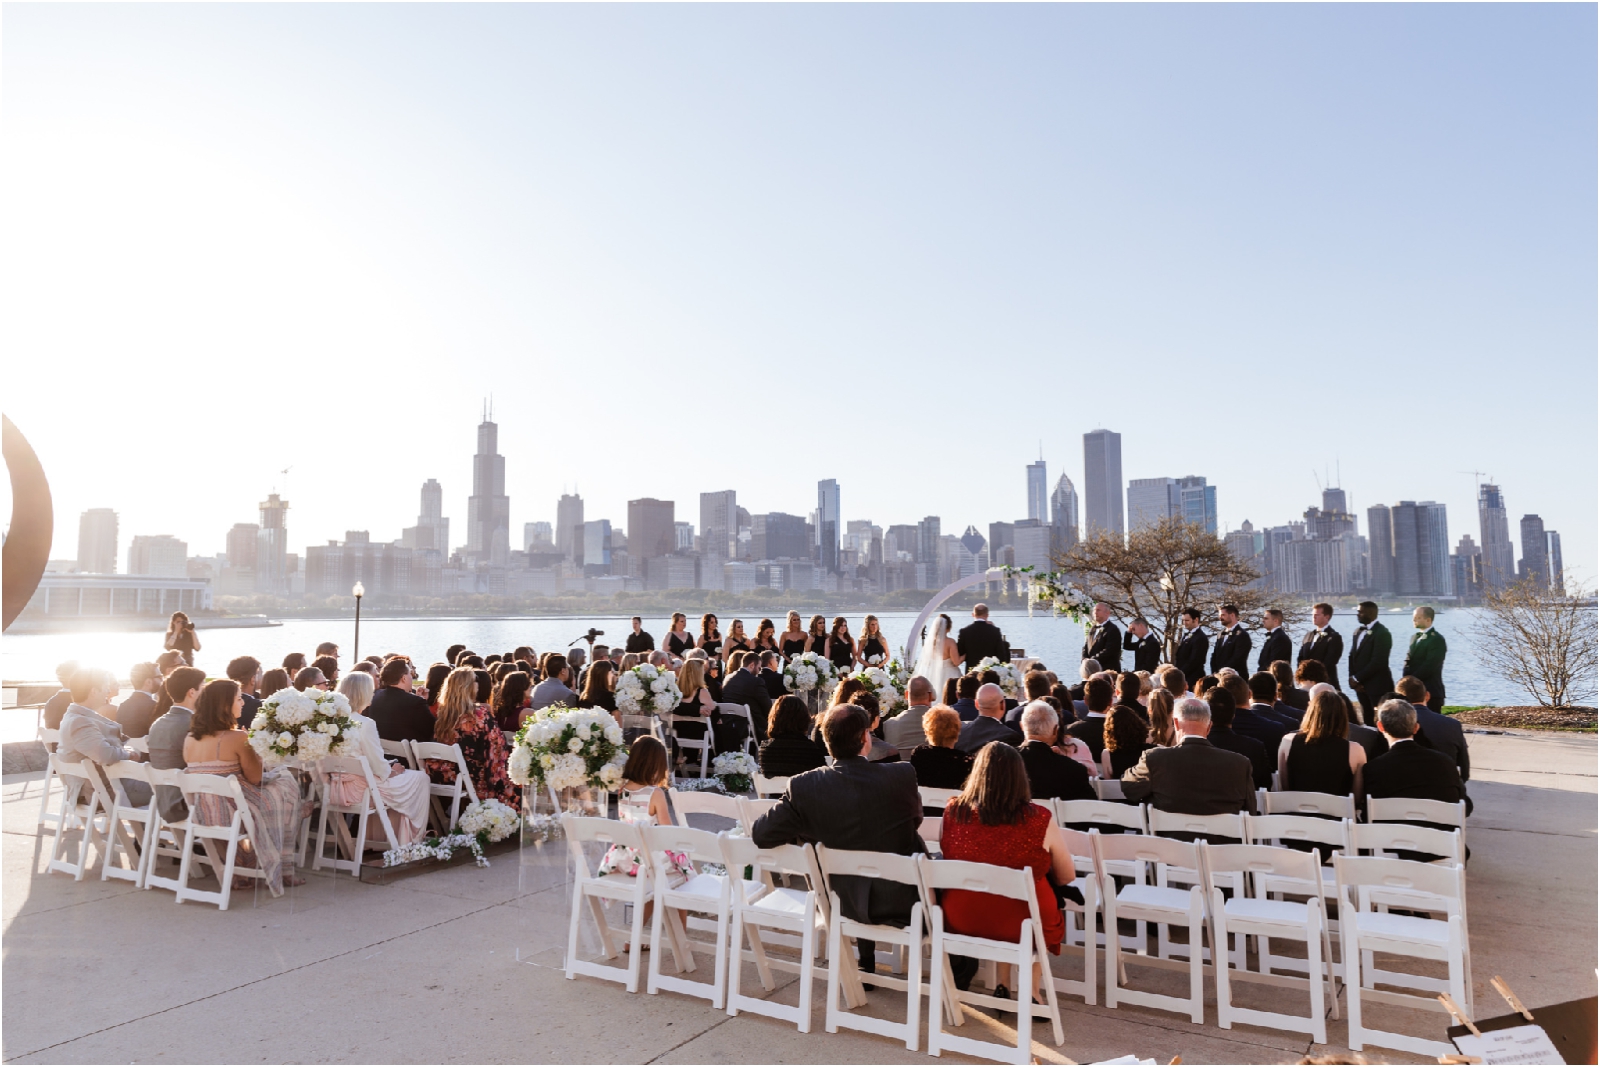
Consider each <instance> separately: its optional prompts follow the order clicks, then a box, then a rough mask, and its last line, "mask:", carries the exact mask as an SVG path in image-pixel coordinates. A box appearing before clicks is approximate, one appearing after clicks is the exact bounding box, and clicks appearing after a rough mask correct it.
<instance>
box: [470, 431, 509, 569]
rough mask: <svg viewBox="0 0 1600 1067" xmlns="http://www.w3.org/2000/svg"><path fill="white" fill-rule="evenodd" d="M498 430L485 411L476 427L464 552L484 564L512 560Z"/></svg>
mask: <svg viewBox="0 0 1600 1067" xmlns="http://www.w3.org/2000/svg"><path fill="white" fill-rule="evenodd" d="M499 449H500V427H499V426H497V425H496V424H495V423H493V422H491V421H490V419H489V411H488V409H487V408H486V409H485V410H484V415H483V421H482V422H480V423H479V424H478V452H477V455H475V456H473V457H472V495H471V496H469V497H467V552H468V554H469V555H472V556H476V557H477V558H478V559H481V560H483V561H484V562H485V563H499V564H504V563H506V562H508V561H509V560H510V558H511V498H510V497H508V496H506V460H505V457H504V456H502V455H500V451H499Z"/></svg>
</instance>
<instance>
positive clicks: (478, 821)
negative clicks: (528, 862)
mask: <svg viewBox="0 0 1600 1067" xmlns="http://www.w3.org/2000/svg"><path fill="white" fill-rule="evenodd" d="M521 826H522V817H521V816H520V815H518V814H517V813H516V812H515V811H513V810H512V809H511V808H510V807H509V806H507V805H505V804H503V803H501V802H500V801H498V800H494V799H490V800H480V801H478V802H477V803H474V804H468V805H467V806H466V807H465V808H463V809H462V810H461V816H460V818H458V819H457V820H456V828H455V829H454V830H452V831H451V832H450V833H448V834H445V835H444V836H443V837H439V836H437V835H430V836H428V837H427V838H425V839H423V840H421V841H418V842H416V843H415V844H411V845H401V846H400V847H399V848H391V849H389V850H388V851H386V852H385V853H384V854H383V865H384V866H385V867H399V866H401V865H402V864H406V863H415V862H417V861H418V860H449V859H451V858H452V857H453V856H454V855H455V851H456V849H458V848H465V849H470V850H471V851H472V859H473V862H474V863H476V864H477V865H478V866H479V867H487V866H489V861H488V860H487V859H486V858H485V857H484V855H483V850H484V849H485V848H487V847H488V846H489V845H492V844H494V843H495V842H497V841H504V840H505V839H506V838H508V837H510V836H511V835H512V834H514V833H516V832H517V830H518V829H520V828H521Z"/></svg>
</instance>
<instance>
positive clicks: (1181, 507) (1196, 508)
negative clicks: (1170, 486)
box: [1176, 474, 1217, 534]
mask: <svg viewBox="0 0 1600 1067" xmlns="http://www.w3.org/2000/svg"><path fill="white" fill-rule="evenodd" d="M1176 488H1177V491H1178V510H1177V514H1178V515H1179V516H1180V517H1181V518H1182V519H1183V521H1184V522H1191V523H1194V524H1196V525H1199V526H1204V527H1205V528H1206V533H1213V534H1214V533H1216V532H1217V487H1216V486H1214V485H1207V484H1206V480H1205V479H1204V478H1200V477H1197V476H1195V475H1192V474H1191V475H1189V476H1188V477H1186V478H1179V479H1178V484H1177V487H1176Z"/></svg>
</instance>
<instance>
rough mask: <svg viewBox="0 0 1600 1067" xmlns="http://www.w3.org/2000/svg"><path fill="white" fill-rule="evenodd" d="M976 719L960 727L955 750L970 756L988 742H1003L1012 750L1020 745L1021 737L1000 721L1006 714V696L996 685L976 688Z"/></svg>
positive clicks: (987, 684) (991, 684) (974, 754)
mask: <svg viewBox="0 0 1600 1067" xmlns="http://www.w3.org/2000/svg"><path fill="white" fill-rule="evenodd" d="M974 703H975V704H976V705H977V708H978V717H977V718H976V719H973V720H972V721H971V722H969V723H967V724H966V725H964V726H962V727H961V736H960V737H958V738H956V748H958V749H960V750H961V751H962V752H965V753H967V754H968V755H971V756H976V755H977V754H978V750H979V749H981V748H983V746H984V745H987V744H988V743H989V742H990V741H1004V742H1005V743H1006V744H1008V745H1010V746H1011V747H1012V748H1016V747H1017V746H1018V745H1020V744H1022V735H1021V734H1020V733H1018V732H1017V731H1015V730H1013V729H1012V728H1011V727H1009V726H1007V725H1006V724H1005V723H1004V722H1002V721H1001V719H1002V717H1003V716H1004V715H1005V713H1006V694H1005V692H1004V690H1002V689H1001V688H1000V687H999V686H998V685H995V684H994V683H992V682H990V683H986V684H984V685H981V686H979V687H978V695H977V697H976V699H975V700H974Z"/></svg>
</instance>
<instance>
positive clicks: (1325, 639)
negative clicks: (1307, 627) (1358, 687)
mask: <svg viewBox="0 0 1600 1067" xmlns="http://www.w3.org/2000/svg"><path fill="white" fill-rule="evenodd" d="M1308 659H1314V660H1316V661H1317V662H1318V663H1320V664H1322V665H1323V666H1324V667H1326V668H1327V669H1328V684H1329V685H1331V686H1333V687H1334V688H1335V689H1338V688H1339V661H1340V660H1342V659H1344V638H1342V637H1340V636H1339V631H1337V630H1335V629H1333V628H1332V627H1326V626H1325V627H1323V629H1322V632H1321V633H1320V634H1319V633H1317V631H1315V630H1312V631H1311V632H1310V633H1308V634H1306V636H1305V639H1304V640H1303V641H1301V642H1300V654H1299V655H1298V656H1296V657H1295V661H1294V662H1295V665H1296V666H1298V665H1300V664H1302V663H1304V662H1305V661H1306V660H1308Z"/></svg>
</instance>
